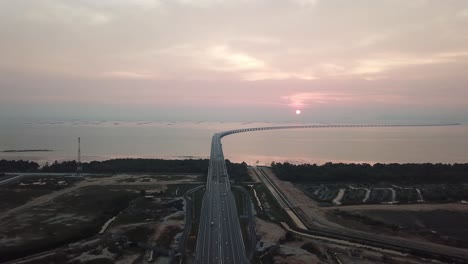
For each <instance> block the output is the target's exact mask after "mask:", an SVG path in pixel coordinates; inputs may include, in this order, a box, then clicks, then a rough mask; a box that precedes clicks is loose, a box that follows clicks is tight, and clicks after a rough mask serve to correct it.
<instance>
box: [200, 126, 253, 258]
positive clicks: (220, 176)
mask: <svg viewBox="0 0 468 264" xmlns="http://www.w3.org/2000/svg"><path fill="white" fill-rule="evenodd" d="M221 137H222V136H221V135H220V134H215V135H214V136H213V139H212V142H211V155H210V165H209V168H208V177H207V183H206V192H205V194H204V196H203V202H202V209H201V210H202V213H201V219H200V227H199V229H198V238H197V249H196V256H195V263H197V264H210V263H216V264H218V263H220V264H228V263H232V264H247V263H249V260H248V259H247V257H246V253H245V246H244V241H243V240H242V233H241V228H240V223H239V217H238V214H237V207H236V201H235V199H234V196H233V194H232V192H231V185H230V182H229V177H228V174H227V170H226V163H225V161H224V155H223V149H222V147H221Z"/></svg>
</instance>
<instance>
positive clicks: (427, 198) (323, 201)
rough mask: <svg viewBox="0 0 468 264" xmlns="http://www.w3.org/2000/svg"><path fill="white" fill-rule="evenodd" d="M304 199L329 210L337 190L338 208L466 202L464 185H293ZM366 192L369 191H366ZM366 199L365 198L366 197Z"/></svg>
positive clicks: (467, 192) (467, 187)
mask: <svg viewBox="0 0 468 264" xmlns="http://www.w3.org/2000/svg"><path fill="white" fill-rule="evenodd" d="M295 186H296V187H297V188H299V189H301V190H302V191H303V192H304V193H305V194H306V195H307V196H309V197H310V198H312V199H314V200H315V201H317V202H320V205H321V206H331V205H332V201H333V199H334V198H335V197H336V195H337V194H338V192H339V190H340V189H345V193H344V196H343V198H342V199H341V205H347V206H349V205H357V204H386V203H399V204H412V203H424V202H427V203H451V202H463V201H467V200H468V185H467V184H418V185H408V186H400V185H393V184H391V183H388V184H379V185H367V184H366V185H363V184H360V185H348V184H344V183H343V184H321V185H318V184H295ZM368 190H369V191H368ZM367 195H368V196H367Z"/></svg>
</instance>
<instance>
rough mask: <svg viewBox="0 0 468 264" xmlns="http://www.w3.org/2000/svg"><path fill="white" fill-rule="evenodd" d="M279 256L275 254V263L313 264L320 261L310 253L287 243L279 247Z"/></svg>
mask: <svg viewBox="0 0 468 264" xmlns="http://www.w3.org/2000/svg"><path fill="white" fill-rule="evenodd" d="M279 252H280V256H275V257H274V261H275V263H278V264H279V263H281V264H283V263H284V264H315V263H320V260H319V259H318V258H317V257H316V256H315V255H312V254H311V253H309V252H307V251H305V250H303V249H301V248H298V247H291V246H287V245H282V246H281V247H280V250H279Z"/></svg>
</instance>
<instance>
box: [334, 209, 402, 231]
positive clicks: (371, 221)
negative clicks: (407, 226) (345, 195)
mask: <svg viewBox="0 0 468 264" xmlns="http://www.w3.org/2000/svg"><path fill="white" fill-rule="evenodd" d="M333 214H335V215H336V216H339V217H342V218H345V219H348V220H353V221H357V222H359V223H362V224H365V225H370V226H376V227H384V228H388V229H391V230H392V231H399V230H400V226H398V225H395V224H389V223H386V222H383V221H380V220H378V219H375V218H372V217H369V216H367V215H362V214H358V213H350V212H347V211H342V210H339V209H335V210H333Z"/></svg>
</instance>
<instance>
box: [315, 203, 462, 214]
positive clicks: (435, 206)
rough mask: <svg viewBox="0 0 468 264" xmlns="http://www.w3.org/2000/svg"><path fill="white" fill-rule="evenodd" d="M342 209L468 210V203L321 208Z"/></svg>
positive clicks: (329, 208) (325, 208)
mask: <svg viewBox="0 0 468 264" xmlns="http://www.w3.org/2000/svg"><path fill="white" fill-rule="evenodd" d="M334 209H340V210H342V211H356V210H395V211H433V210H447V211H458V212H468V204H460V203H448V204H399V205H381V204H368V205H347V206H331V207H323V208H321V210H324V211H327V210H334Z"/></svg>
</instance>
